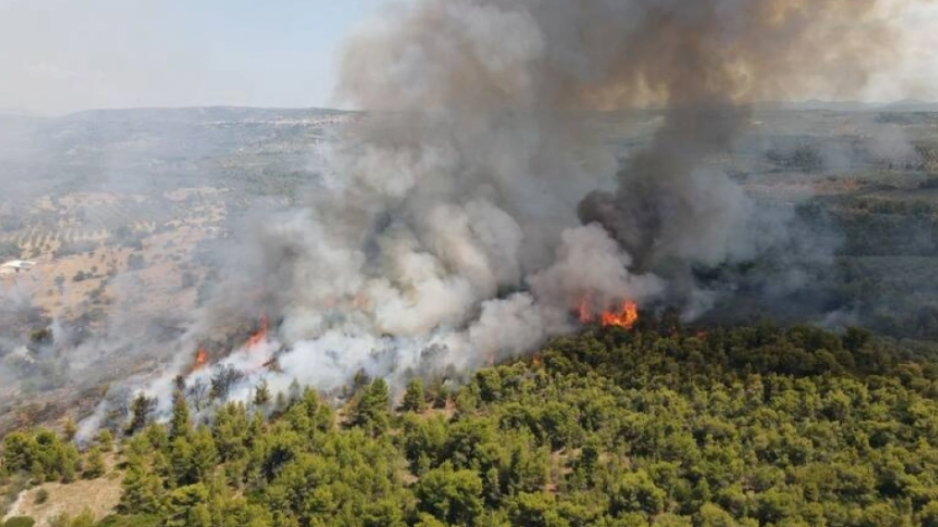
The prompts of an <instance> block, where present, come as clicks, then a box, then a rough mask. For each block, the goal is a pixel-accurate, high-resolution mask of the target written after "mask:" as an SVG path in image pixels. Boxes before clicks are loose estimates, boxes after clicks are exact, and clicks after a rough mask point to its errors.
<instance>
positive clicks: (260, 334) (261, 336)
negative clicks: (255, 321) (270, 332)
mask: <svg viewBox="0 0 938 527" xmlns="http://www.w3.org/2000/svg"><path fill="white" fill-rule="evenodd" d="M265 340H267V314H266V313H261V323H260V326H259V327H258V329H257V331H256V332H254V334H253V335H251V336H250V337H249V338H248V341H247V342H245V343H244V347H246V348H253V347H254V346H257V345H258V344H260V343H261V342H264V341H265Z"/></svg>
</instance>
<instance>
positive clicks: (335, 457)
mask: <svg viewBox="0 0 938 527" xmlns="http://www.w3.org/2000/svg"><path fill="white" fill-rule="evenodd" d="M178 388H179V389H178V390H177V391H176V395H175V397H174V401H173V412H172V416H171V418H170V419H169V422H167V423H154V422H151V420H152V419H151V418H152V416H151V415H150V414H149V407H150V405H149V404H148V403H147V401H145V400H141V399H139V398H138V400H136V401H134V403H133V405H132V409H133V412H132V417H131V419H130V421H129V422H127V423H124V424H123V425H122V426H121V428H120V429H115V430H108V429H103V430H101V431H100V432H99V433H98V435H97V438H96V440H95V441H94V444H91V445H85V446H84V447H83V452H80V451H79V449H78V448H77V447H76V446H75V444H74V442H72V441H70V440H71V439H72V437H73V436H74V434H75V427H74V424H73V423H66V425H65V426H64V427H63V428H62V430H57V431H52V430H48V429H37V430H33V431H20V432H15V433H11V434H9V435H7V436H6V437H5V438H4V440H3V447H2V448H3V452H2V474H0V477H2V483H3V484H4V485H6V486H7V488H10V487H12V486H14V485H15V484H16V483H17V482H18V483H19V484H20V485H22V486H29V485H39V484H42V483H43V482H49V481H64V482H68V481H74V480H76V479H79V478H85V479H94V478H100V477H115V476H114V474H118V475H119V477H121V478H122V483H121V485H122V496H121V498H120V503H119V505H118V506H117V508H116V510H115V511H114V512H113V514H111V515H110V516H108V517H106V518H104V519H102V520H100V521H98V522H95V519H94V517H93V516H92V515H91V514H90V513H86V514H81V515H78V516H76V517H68V516H66V515H60V516H59V517H56V518H55V519H54V521H53V522H51V523H52V524H53V525H54V527H69V526H74V527H87V526H101V527H105V526H107V527H119V526H125V527H131V526H153V527H156V526H166V527H182V526H191V527H202V526H206V527H207V526H221V527H227V526H232V527H244V526H248V527H263V526H277V527H299V526H303V527H306V526H349V527H351V526H422V527H439V526H521V527H575V526H587V525H589V526H605V527H613V526H621V527H626V526H629V527H631V526H651V525H654V526H661V527H678V526H694V527H715V526H735V525H740V526H751V527H756V526H777V527H782V526H785V527H795V526H808V525H823V526H830V527H841V526H842V527H848V526H850V527H874V526H897V527H898V526H913V525H920V526H926V527H934V526H938V363H936V361H935V352H934V348H931V347H928V346H925V345H916V344H915V343H910V342H899V341H895V340H892V339H889V338H885V337H878V336H875V335H873V334H872V333H870V332H869V331H867V330H863V329H858V328H852V329H848V330H846V331H845V332H843V333H842V334H834V333H831V332H827V331H824V330H821V329H816V328H812V327H800V326H796V327H790V328H779V327H776V326H774V325H772V324H769V323H762V324H759V325H755V326H747V327H732V328H725V329H723V328H715V329H714V328H710V329H708V330H707V331H701V330H699V329H693V328H682V327H680V325H679V324H678V323H677V322H676V321H675V320H674V319H668V318H667V317H662V318H661V319H654V317H651V316H643V318H642V320H641V321H640V323H639V325H638V326H637V327H636V328H635V329H634V330H632V331H626V330H624V329H621V328H593V329H588V330H585V331H584V332H582V333H581V334H579V335H574V336H568V337H563V338H559V339H556V340H554V341H552V342H550V343H549V344H548V345H546V346H545V347H544V348H543V349H542V350H541V351H540V352H539V353H537V354H535V355H532V356H530V357H527V358H525V359H523V360H518V361H516V362H513V363H508V364H501V365H497V366H493V367H490V368H487V369H483V370H480V371H478V372H477V373H475V374H474V375H473V376H472V377H471V378H469V379H467V380H466V381H465V382H462V383H461V384H460V385H459V386H458V387H457V386H455V385H454V384H453V383H451V382H448V381H446V380H445V379H428V380H426V381H424V380H421V379H416V378H415V379H413V380H411V381H410V383H409V384H408V385H407V387H406V390H403V391H402V393H401V394H399V395H395V393H394V390H392V389H391V388H390V387H389V386H388V385H387V384H386V383H385V382H384V381H383V380H381V379H373V380H372V379H368V378H367V377H366V376H365V375H363V374H362V375H359V376H357V377H356V379H355V382H354V383H353V384H351V385H350V386H349V387H348V391H349V395H350V398H349V399H348V400H347V401H346V403H345V404H342V405H334V404H328V402H327V401H326V400H325V398H324V397H323V396H321V395H320V394H317V393H316V392H315V391H312V390H308V389H307V390H301V389H300V388H299V387H298V386H294V387H293V388H292V389H291V390H290V391H289V393H279V394H273V393H271V390H270V389H269V388H268V387H267V386H265V385H261V386H259V387H258V388H257V391H256V393H255V395H254V400H253V401H252V402H251V403H250V404H243V403H227V404H222V403H221V402H219V403H218V404H219V405H220V406H219V407H220V409H219V410H218V411H217V412H216V413H215V415H214V416H213V418H212V419H210V420H207V421H206V420H202V421H200V422H194V421H196V420H195V419H193V417H192V415H193V412H192V410H191V409H190V406H189V403H188V402H187V399H186V396H185V395H184V393H185V391H184V390H183V388H184V386H182V381H181V380H180V386H179V387H178ZM105 457H107V458H109V459H113V460H114V461H113V463H105V462H104V459H105ZM109 465H111V466H109ZM108 472H111V474H109V475H107V474H106V473H108ZM31 524H32V519H31V518H27V517H14V518H10V519H8V521H7V522H6V525H7V526H9V527H18V526H28V525H31Z"/></svg>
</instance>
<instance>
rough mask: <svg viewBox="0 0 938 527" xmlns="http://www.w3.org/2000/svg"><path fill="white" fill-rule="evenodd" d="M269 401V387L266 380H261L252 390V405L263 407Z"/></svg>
mask: <svg viewBox="0 0 938 527" xmlns="http://www.w3.org/2000/svg"><path fill="white" fill-rule="evenodd" d="M269 402H270V388H269V387H268V386H267V381H266V380H262V381H261V382H260V383H259V384H258V385H257V388H256V389H255V390H254V406H256V407H258V408H264V407H266V406H267V404H268V403H269Z"/></svg>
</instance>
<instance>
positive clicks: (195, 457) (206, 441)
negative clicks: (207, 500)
mask: <svg viewBox="0 0 938 527" xmlns="http://www.w3.org/2000/svg"><path fill="white" fill-rule="evenodd" d="M191 460H192V475H193V477H194V479H195V481H197V482H202V483H205V482H207V481H208V476H209V474H211V473H212V470H214V469H215V465H216V464H217V463H218V450H217V449H216V447H215V439H214V438H212V432H211V431H210V430H209V429H208V428H207V427H204V426H202V427H200V428H199V430H198V431H197V432H196V433H195V437H194V438H193V439H192V457H191Z"/></svg>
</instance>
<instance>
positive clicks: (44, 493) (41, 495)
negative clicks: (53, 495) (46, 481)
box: [36, 489, 49, 505]
mask: <svg viewBox="0 0 938 527" xmlns="http://www.w3.org/2000/svg"><path fill="white" fill-rule="evenodd" d="M47 501H49V491H48V490H46V489H39V492H37V493H36V505H42V504H43V503H45V502H47Z"/></svg>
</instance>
